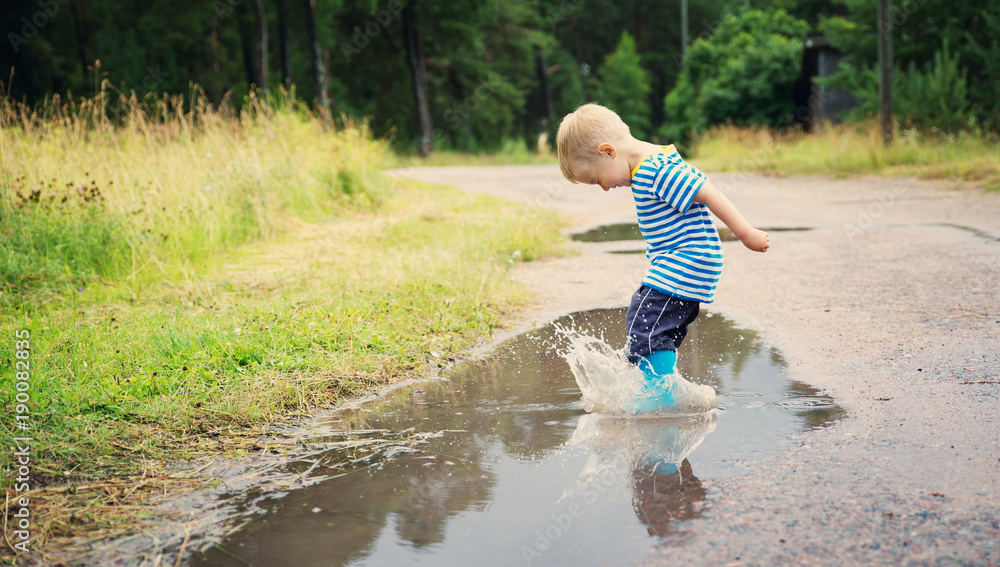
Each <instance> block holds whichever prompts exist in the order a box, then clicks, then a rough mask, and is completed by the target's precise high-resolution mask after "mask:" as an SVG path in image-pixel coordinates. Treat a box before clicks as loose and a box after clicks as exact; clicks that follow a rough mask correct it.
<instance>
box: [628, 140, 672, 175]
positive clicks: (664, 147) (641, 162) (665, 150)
mask: <svg viewBox="0 0 1000 567" xmlns="http://www.w3.org/2000/svg"><path fill="white" fill-rule="evenodd" d="M660 147H661V148H663V149H664V151H662V152H649V153H648V154H646V155H644V156H642V159H641V160H639V165H637V166H635V167H634V168H633V169H632V177H635V173H636V172H637V171H639V168H640V167H642V164H643V162H645V161H646V160H647V159H649V156H651V155H653V154H655V153H661V154H669V153H671V152H676V151H677V148H675V147H674V145H673V144H670V145H669V146H660Z"/></svg>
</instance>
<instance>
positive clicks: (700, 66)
mask: <svg viewBox="0 0 1000 567" xmlns="http://www.w3.org/2000/svg"><path fill="white" fill-rule="evenodd" d="M808 29H809V26H808V24H806V23H805V22H803V21H802V20H798V19H796V18H794V17H792V16H790V15H788V14H787V13H786V12H784V11H782V10H777V11H774V12H765V11H762V10H746V11H743V12H741V13H738V14H727V15H726V16H724V17H723V18H722V22H721V23H720V24H719V26H718V27H716V28H715V30H714V31H713V32H712V34H711V35H710V36H709V37H708V38H707V39H703V38H699V39H698V40H696V41H695V42H694V43H693V44H692V45H691V48H690V49H689V50H688V52H687V55H686V56H685V57H684V70H683V72H682V73H681V76H680V78H679V80H678V81H677V84H676V85H675V86H674V88H673V90H671V91H670V93H669V94H667V96H666V98H665V100H664V107H665V110H666V118H667V120H666V122H665V124H664V127H663V130H662V133H663V135H664V136H666V137H667V138H668V139H671V140H683V139H685V138H686V137H687V136H688V135H689V134H690V133H692V132H700V131H703V130H705V129H706V128H708V127H709V126H711V125H713V124H719V123H722V122H726V121H732V122H733V123H734V124H737V125H760V126H778V125H781V124H785V123H786V122H787V121H788V118H789V116H790V115H791V112H792V97H791V90H792V87H793V86H794V84H795V80H796V78H797V77H798V75H799V69H800V67H801V59H802V48H803V39H802V38H803V37H804V35H805V33H806V31H808Z"/></svg>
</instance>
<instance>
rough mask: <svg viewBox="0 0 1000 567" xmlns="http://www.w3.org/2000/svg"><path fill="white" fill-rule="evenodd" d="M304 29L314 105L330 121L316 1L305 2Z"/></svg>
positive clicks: (308, 0)
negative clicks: (307, 36)
mask: <svg viewBox="0 0 1000 567" xmlns="http://www.w3.org/2000/svg"><path fill="white" fill-rule="evenodd" d="M305 8H306V27H307V28H308V29H309V47H310V52H311V54H312V67H313V77H314V79H315V80H316V103H317V104H318V105H319V110H320V113H321V114H322V115H323V118H324V119H325V120H326V121H327V122H329V121H330V99H329V98H328V97H327V88H326V65H324V64H323V48H322V46H321V45H320V40H319V29H318V26H317V23H316V0H305Z"/></svg>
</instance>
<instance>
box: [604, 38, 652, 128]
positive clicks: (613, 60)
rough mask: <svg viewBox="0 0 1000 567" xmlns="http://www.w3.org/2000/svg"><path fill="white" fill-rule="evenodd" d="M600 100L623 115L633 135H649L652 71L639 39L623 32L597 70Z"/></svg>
mask: <svg viewBox="0 0 1000 567" xmlns="http://www.w3.org/2000/svg"><path fill="white" fill-rule="evenodd" d="M597 76H598V79H599V80H600V87H599V90H598V93H599V97H598V98H599V101H600V102H601V103H603V104H605V105H606V106H608V107H609V108H611V109H613V110H614V111H615V112H617V113H618V115H619V116H621V118H622V120H623V121H625V123H626V124H628V126H629V129H630V130H631V131H632V135H633V136H635V137H637V138H641V139H644V138H647V137H648V136H649V135H650V134H651V133H652V132H651V130H650V123H649V115H650V108H649V93H650V91H651V90H652V88H651V87H650V85H649V74H648V73H647V72H646V70H645V69H643V68H642V65H641V64H640V62H639V53H638V52H637V51H636V47H635V40H634V39H632V36H631V35H629V33H628V32H623V33H622V36H621V39H620V40H619V41H618V47H617V48H616V49H615V51H614V52H613V53H611V54H610V55H608V56H607V57H606V58H605V59H604V63H602V64H601V67H600V68H599V69H598V71H597Z"/></svg>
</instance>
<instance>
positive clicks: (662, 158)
mask: <svg viewBox="0 0 1000 567" xmlns="http://www.w3.org/2000/svg"><path fill="white" fill-rule="evenodd" d="M706 180H707V178H706V177H705V174H704V173H702V172H701V171H700V170H699V169H698V168H696V167H694V166H693V165H691V164H689V163H687V162H685V161H684V160H683V159H681V156H680V154H678V153H677V150H676V149H675V148H674V147H673V146H664V148H663V153H655V154H650V155H648V156H646V158H645V159H643V160H642V162H641V163H640V164H639V165H638V166H636V168H635V169H633V170H632V197H634V198H635V210H636V213H637V215H638V217H639V230H640V231H641V232H642V237H643V238H644V239H645V240H646V258H647V259H649V261H650V266H649V270H648V271H647V272H646V277H645V278H643V280H642V284H643V285H645V286H646V287H651V288H653V289H655V290H657V291H659V292H661V293H665V294H667V295H672V296H674V297H679V298H681V299H687V300H690V301H700V302H702V303H711V302H712V299H713V298H714V296H715V286H716V284H718V282H719V276H720V275H722V243H721V242H720V241H719V233H718V231H716V230H715V224H714V223H713V222H712V213H711V211H709V210H708V207H707V206H706V205H704V204H702V203H695V202H694V196H695V194H697V193H698V190H699V189H701V186H702V185H703V184H704V183H705V181H706Z"/></svg>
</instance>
